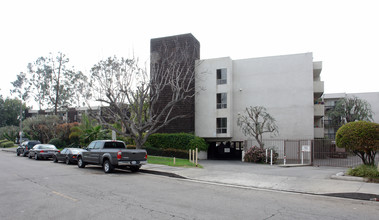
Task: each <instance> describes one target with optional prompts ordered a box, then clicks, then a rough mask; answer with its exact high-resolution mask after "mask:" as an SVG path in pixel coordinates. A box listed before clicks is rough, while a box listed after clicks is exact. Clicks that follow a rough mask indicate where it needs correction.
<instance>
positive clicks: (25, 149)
mask: <svg viewBox="0 0 379 220" xmlns="http://www.w3.org/2000/svg"><path fill="white" fill-rule="evenodd" d="M40 143H41V142H40V141H37V140H30V141H24V142H22V144H21V145H20V146H18V147H17V150H16V154H17V156H20V155H22V156H24V157H26V156H28V154H29V150H31V149H32V148H33V147H34V146H35V145H36V144H40Z"/></svg>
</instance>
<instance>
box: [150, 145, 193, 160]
mask: <svg viewBox="0 0 379 220" xmlns="http://www.w3.org/2000/svg"><path fill="white" fill-rule="evenodd" d="M145 149H146V151H147V154H148V155H153V156H162V157H177V158H184V159H186V158H188V151H186V150H182V149H174V148H165V149H159V148H155V147H146V148H145Z"/></svg>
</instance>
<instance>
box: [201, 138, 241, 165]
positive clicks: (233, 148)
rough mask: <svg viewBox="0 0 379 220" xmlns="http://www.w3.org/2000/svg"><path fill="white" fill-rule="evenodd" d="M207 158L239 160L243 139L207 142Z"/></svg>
mask: <svg viewBox="0 0 379 220" xmlns="http://www.w3.org/2000/svg"><path fill="white" fill-rule="evenodd" d="M208 143H209V148H208V159H209V160H241V159H242V151H243V141H212V142H208Z"/></svg>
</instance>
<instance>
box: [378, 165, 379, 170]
mask: <svg viewBox="0 0 379 220" xmlns="http://www.w3.org/2000/svg"><path fill="white" fill-rule="evenodd" d="M378 172H379V163H378Z"/></svg>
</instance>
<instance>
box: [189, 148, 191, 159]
mask: <svg viewBox="0 0 379 220" xmlns="http://www.w3.org/2000/svg"><path fill="white" fill-rule="evenodd" d="M189 161H190V162H191V149H189Z"/></svg>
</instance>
